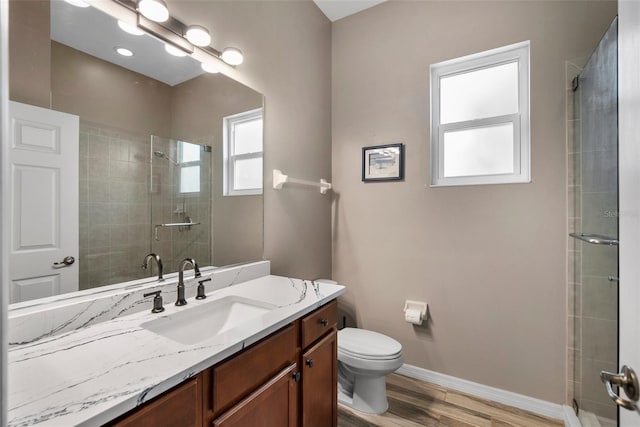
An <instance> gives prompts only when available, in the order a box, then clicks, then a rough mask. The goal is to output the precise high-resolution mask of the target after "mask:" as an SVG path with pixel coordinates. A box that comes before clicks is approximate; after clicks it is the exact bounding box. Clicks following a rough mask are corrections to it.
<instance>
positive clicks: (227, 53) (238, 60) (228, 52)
mask: <svg viewBox="0 0 640 427" xmlns="http://www.w3.org/2000/svg"><path fill="white" fill-rule="evenodd" d="M222 60H223V61H224V62H226V63H227V64H229V65H240V64H242V62H243V61H244V57H243V56H242V52H241V51H240V49H237V48H235V47H227V48H225V49H224V50H223V51H222Z"/></svg>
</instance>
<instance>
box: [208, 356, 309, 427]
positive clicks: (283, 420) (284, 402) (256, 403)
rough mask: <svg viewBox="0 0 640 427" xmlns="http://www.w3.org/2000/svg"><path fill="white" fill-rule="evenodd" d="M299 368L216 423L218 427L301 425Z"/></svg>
mask: <svg viewBox="0 0 640 427" xmlns="http://www.w3.org/2000/svg"><path fill="white" fill-rule="evenodd" d="M297 367H298V365H297V364H295V363H294V364H293V365H291V366H289V367H288V368H286V369H284V370H283V371H281V372H280V373H279V374H278V375H276V376H275V377H274V378H272V379H271V380H269V381H268V382H267V383H266V384H264V385H263V386H262V387H260V388H259V389H258V390H256V391H255V392H253V393H251V394H250V395H249V396H248V397H247V398H246V399H244V400H242V401H240V402H239V403H238V404H237V405H235V406H233V407H232V408H231V409H229V410H228V411H227V412H225V413H224V414H222V415H221V416H220V417H219V418H217V419H215V420H214V421H213V426H214V427H295V426H296V425H297V421H298V384H297V383H296V380H295V378H294V374H295V373H296V372H297Z"/></svg>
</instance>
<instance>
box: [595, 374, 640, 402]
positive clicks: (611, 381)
mask: <svg viewBox="0 0 640 427" xmlns="http://www.w3.org/2000/svg"><path fill="white" fill-rule="evenodd" d="M600 379H601V380H602V382H603V383H604V384H605V386H606V387H607V393H608V394H609V397H610V398H611V400H613V401H614V402H615V403H616V405H618V406H620V407H621V408H624V409H628V410H630V411H635V410H637V409H638V403H637V402H638V398H639V397H640V388H639V387H638V376H637V375H636V373H635V372H634V370H633V369H631V368H629V367H628V366H626V365H624V366H623V367H622V370H621V372H620V373H619V374H614V373H612V372H606V371H602V372H600ZM614 386H616V387H621V388H622V389H623V390H624V393H625V394H626V395H627V397H628V398H629V399H630V400H625V399H623V398H622V397H620V396H619V395H617V394H616V392H615V391H614V390H613V387H614Z"/></svg>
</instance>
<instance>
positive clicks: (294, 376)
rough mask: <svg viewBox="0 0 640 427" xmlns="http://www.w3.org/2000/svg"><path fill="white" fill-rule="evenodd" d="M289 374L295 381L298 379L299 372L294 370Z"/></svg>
mask: <svg viewBox="0 0 640 427" xmlns="http://www.w3.org/2000/svg"><path fill="white" fill-rule="evenodd" d="M291 376H292V377H293V380H294V381H295V382H298V381H300V372H294V373H293V374H291Z"/></svg>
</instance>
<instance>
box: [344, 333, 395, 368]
mask: <svg viewBox="0 0 640 427" xmlns="http://www.w3.org/2000/svg"><path fill="white" fill-rule="evenodd" d="M338 353H342V354H343V355H345V356H350V357H352V358H358V359H365V360H380V361H382V360H394V359H397V358H399V357H401V356H402V344H400V343H399V342H398V341H396V340H394V339H393V338H390V337H388V336H386V335H382V334H379V333H377V332H373V331H368V330H364V329H356V328H344V329H342V330H340V331H338Z"/></svg>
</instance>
